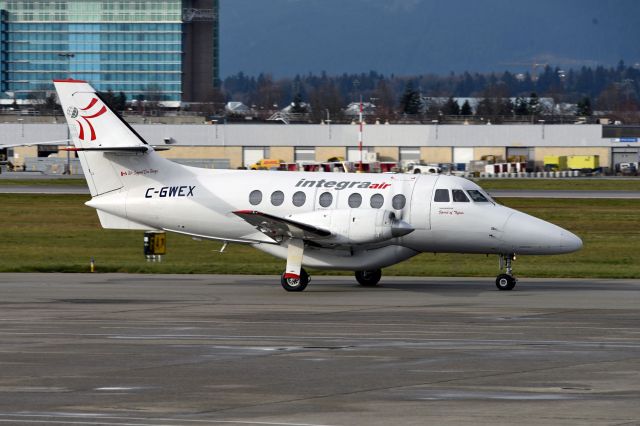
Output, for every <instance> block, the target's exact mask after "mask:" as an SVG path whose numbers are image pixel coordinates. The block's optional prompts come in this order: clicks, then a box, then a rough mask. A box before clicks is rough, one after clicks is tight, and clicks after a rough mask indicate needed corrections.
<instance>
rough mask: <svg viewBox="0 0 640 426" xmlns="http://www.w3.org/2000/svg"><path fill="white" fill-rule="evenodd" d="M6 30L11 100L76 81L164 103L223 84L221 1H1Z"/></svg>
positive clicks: (199, 98) (5, 89) (3, 41)
mask: <svg viewBox="0 0 640 426" xmlns="http://www.w3.org/2000/svg"><path fill="white" fill-rule="evenodd" d="M0 26H1V31H0V91H1V92H2V96H3V98H4V102H5V103H7V102H13V100H15V101H16V103H18V102H24V101H27V100H32V99H37V98H42V97H44V96H46V95H47V94H50V93H52V92H53V85H52V83H51V81H52V80H53V79H62V78H68V77H70V76H71V77H73V78H77V79H84V80H87V81H91V83H92V84H93V85H94V87H95V88H96V89H97V90H99V91H105V92H106V91H109V90H111V91H113V92H114V93H116V94H117V93H119V92H124V94H125V95H126V97H127V100H129V101H131V100H134V99H135V100H151V101H159V102H163V103H164V104H165V105H166V106H179V105H180V102H183V101H189V102H204V101H208V100H209V98H208V96H210V95H211V93H212V92H213V89H214V87H215V86H216V85H217V84H218V83H219V81H218V80H219V54H218V0H150V1H147V0H51V1H43V0H0Z"/></svg>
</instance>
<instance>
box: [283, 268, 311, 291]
mask: <svg viewBox="0 0 640 426" xmlns="http://www.w3.org/2000/svg"><path fill="white" fill-rule="evenodd" d="M309 281H311V279H310V278H309V274H307V271H305V270H304V269H302V268H301V269H300V275H299V276H296V275H294V274H289V273H286V272H285V273H284V274H282V276H281V277H280V284H282V288H284V289H285V290H287V291H303V290H304V289H305V288H307V284H309Z"/></svg>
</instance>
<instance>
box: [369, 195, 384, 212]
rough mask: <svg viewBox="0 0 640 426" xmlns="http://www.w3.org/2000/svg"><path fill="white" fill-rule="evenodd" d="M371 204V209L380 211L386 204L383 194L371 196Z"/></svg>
mask: <svg viewBox="0 0 640 426" xmlns="http://www.w3.org/2000/svg"><path fill="white" fill-rule="evenodd" d="M369 204H371V207H373V208H374V209H379V208H380V207H382V205H383V204H384V197H383V196H382V194H373V195H372V196H371V201H370V202H369Z"/></svg>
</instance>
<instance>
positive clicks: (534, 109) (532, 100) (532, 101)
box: [529, 92, 540, 115]
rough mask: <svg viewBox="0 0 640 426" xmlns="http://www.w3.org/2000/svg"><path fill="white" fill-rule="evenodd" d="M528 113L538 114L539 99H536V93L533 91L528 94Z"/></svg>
mask: <svg viewBox="0 0 640 426" xmlns="http://www.w3.org/2000/svg"><path fill="white" fill-rule="evenodd" d="M529 114H530V115H538V114H540V99H538V95H537V94H536V93H535V92H534V93H532V94H531V96H529Z"/></svg>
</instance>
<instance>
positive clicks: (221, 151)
mask: <svg viewBox="0 0 640 426" xmlns="http://www.w3.org/2000/svg"><path fill="white" fill-rule="evenodd" d="M159 154H160V155H161V156H163V157H165V158H227V159H229V163H230V166H231V168H232V169H235V168H238V167H240V166H242V147H238V146H228V147H221V146H209V147H204V146H181V147H172V148H171V149H170V150H168V151H160V152H159Z"/></svg>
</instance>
